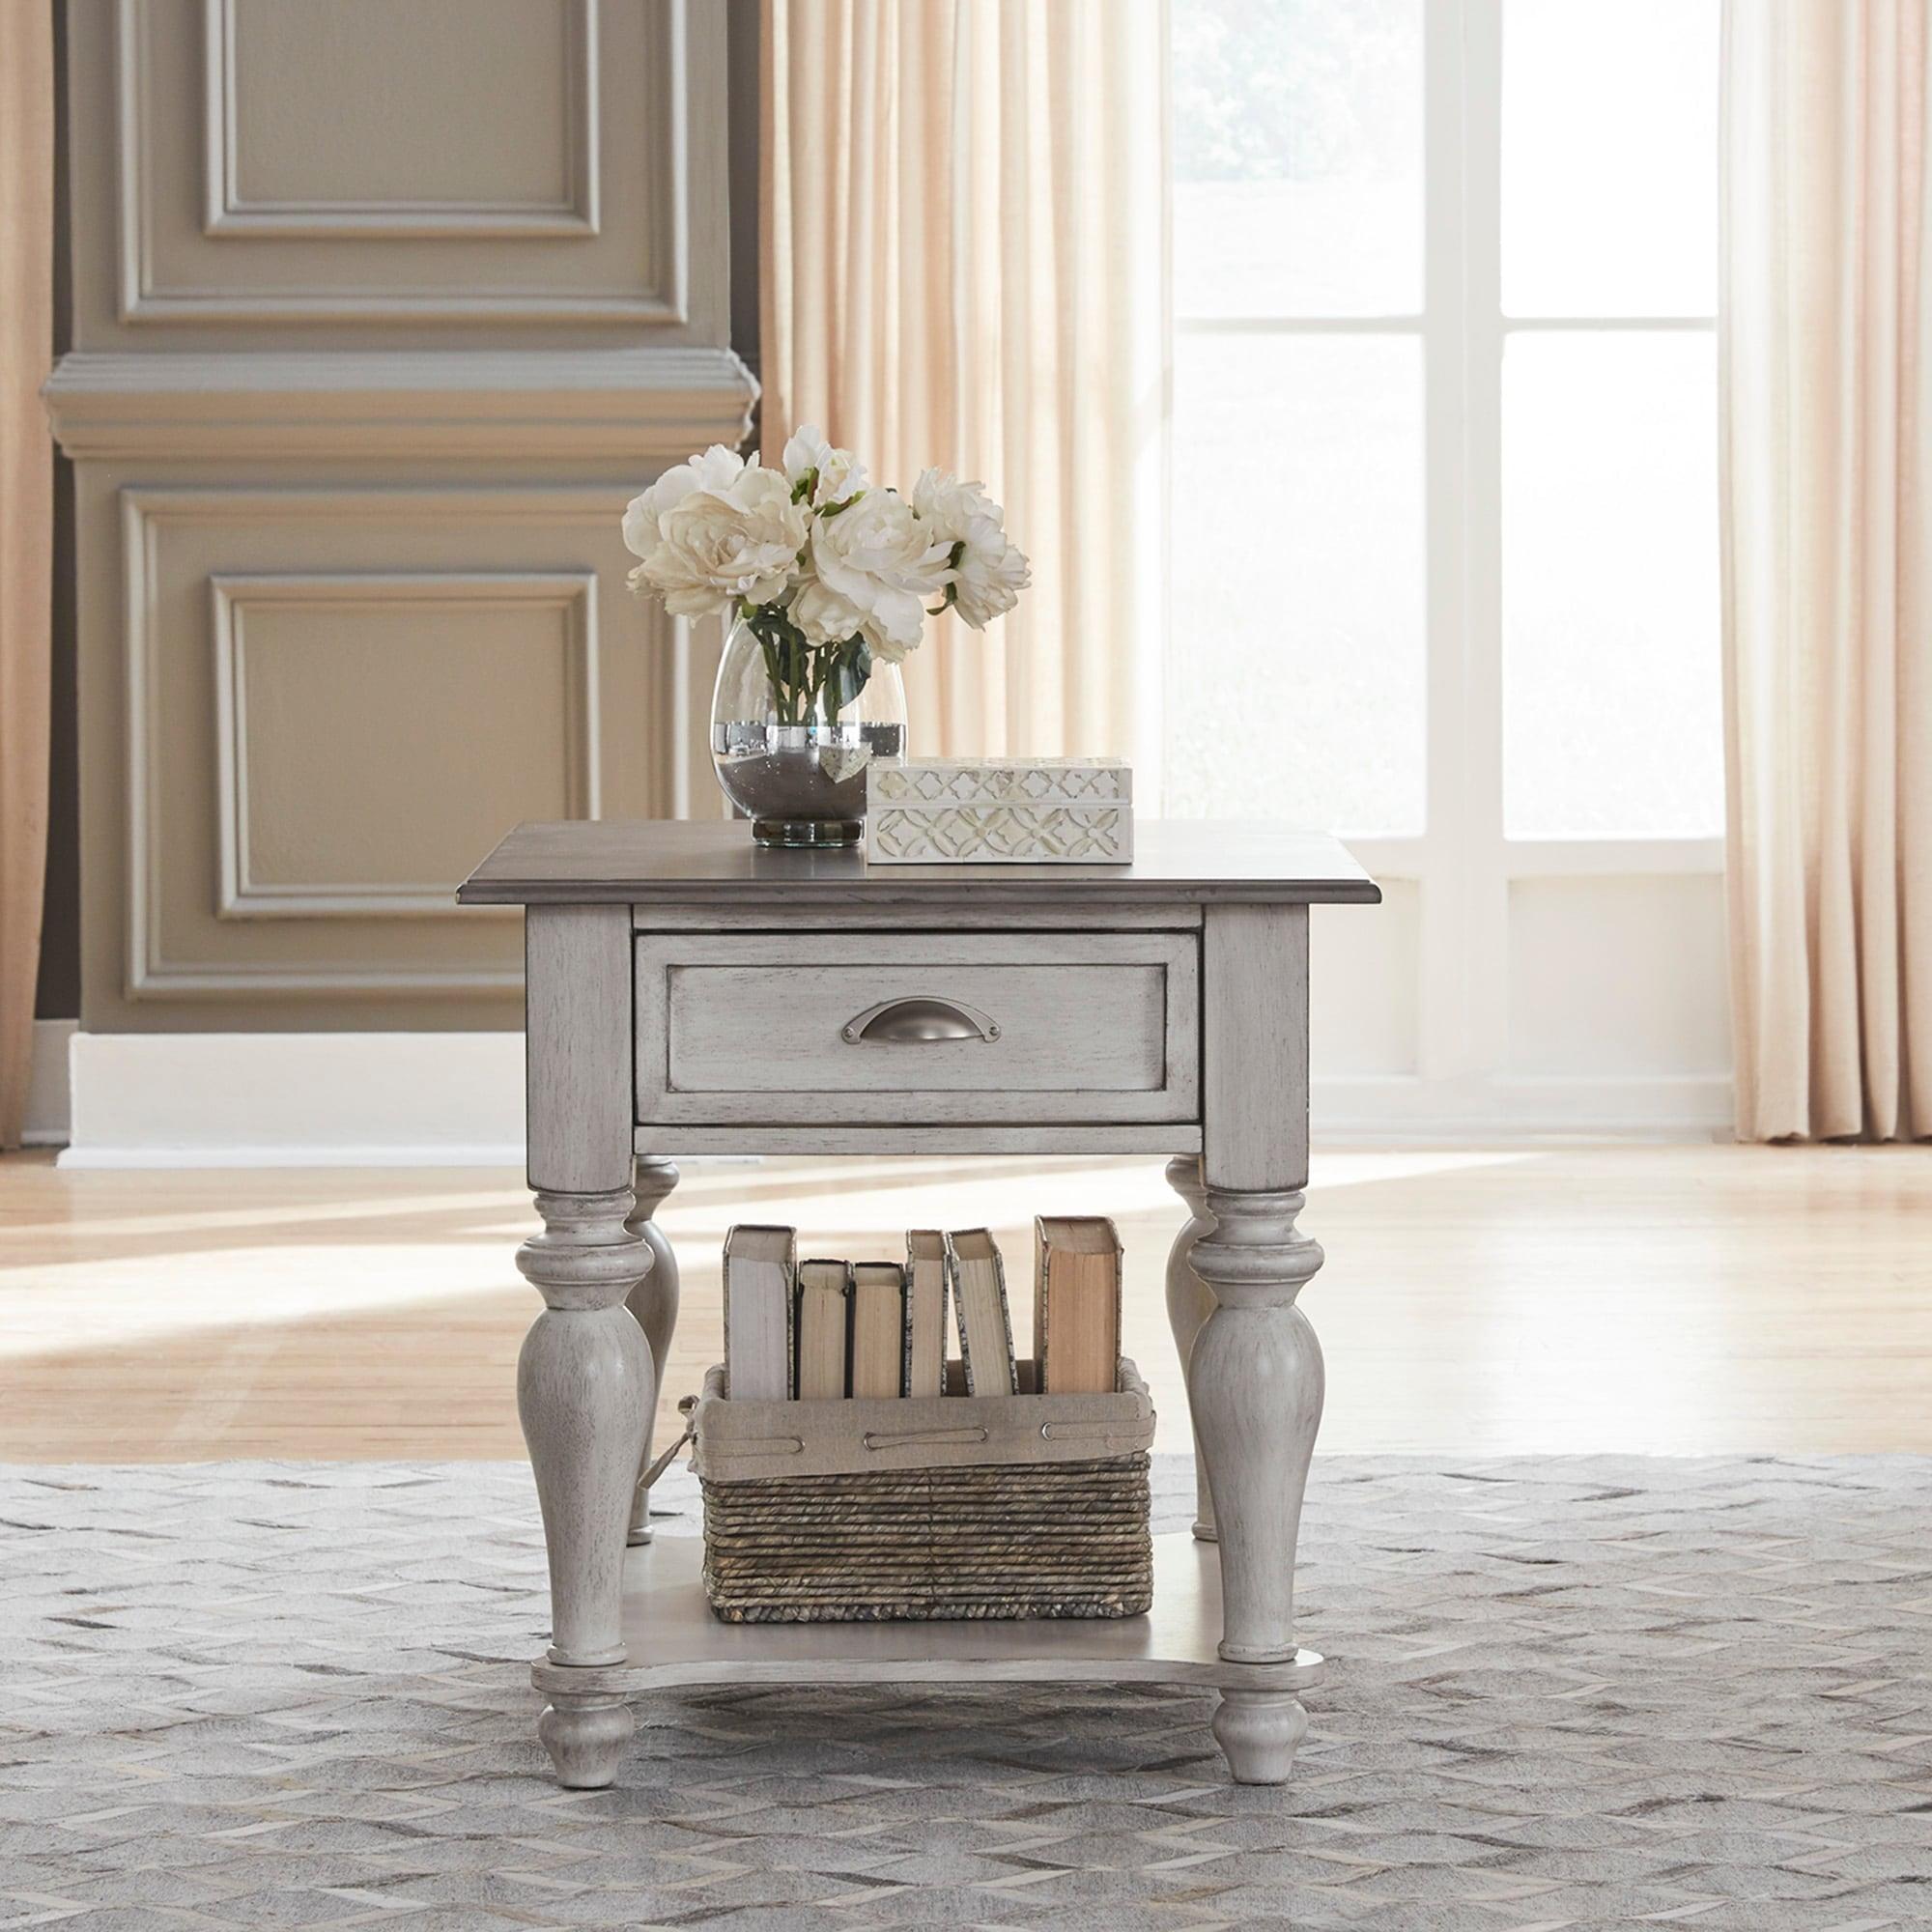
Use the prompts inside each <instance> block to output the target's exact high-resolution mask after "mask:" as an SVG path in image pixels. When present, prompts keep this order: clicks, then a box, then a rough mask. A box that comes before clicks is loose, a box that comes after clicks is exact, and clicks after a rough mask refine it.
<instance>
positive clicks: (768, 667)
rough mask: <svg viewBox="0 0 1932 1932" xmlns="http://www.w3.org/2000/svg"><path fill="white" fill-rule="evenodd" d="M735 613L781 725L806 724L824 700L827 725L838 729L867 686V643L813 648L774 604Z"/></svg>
mask: <svg viewBox="0 0 1932 1932" xmlns="http://www.w3.org/2000/svg"><path fill="white" fill-rule="evenodd" d="M738 614H739V616H740V617H741V618H742V620H743V621H744V623H745V626H746V628H747V629H748V630H749V631H750V632H751V633H752V635H753V637H754V638H755V639H757V640H758V650H759V654H760V656H762V658H763V659H764V665H765V680H766V682H767V683H768V684H769V685H770V687H771V695H772V708H773V710H774V712H775V713H776V714H777V718H778V722H779V723H780V724H781V725H808V724H810V722H811V720H812V717H813V716H814V714H815V712H816V711H817V709H818V706H819V700H820V698H821V697H822V698H823V700H824V716H825V719H826V722H827V723H828V724H832V725H836V724H838V715H839V713H840V712H841V711H842V710H844V709H845V707H846V706H848V705H850V704H853V703H855V702H856V701H857V700H858V697H859V696H860V694H861V693H862V692H863V691H864V690H865V689H866V686H867V683H868V682H869V681H870V678H871V674H872V653H871V650H870V648H869V647H868V646H867V643H866V640H865V639H863V638H847V639H844V640H843V641H842V642H840V643H836V644H814V643H811V642H810V641H809V640H808V639H807V638H806V637H805V634H804V633H803V632H802V631H800V630H799V628H798V626H797V625H795V624H794V623H793V622H792V621H791V619H790V618H789V617H787V616H786V614H785V613H784V611H782V610H781V609H780V608H779V607H777V606H776V605H770V604H765V605H744V604H741V605H740V606H739V607H738Z"/></svg>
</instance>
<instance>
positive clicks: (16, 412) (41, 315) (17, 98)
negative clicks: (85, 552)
mask: <svg viewBox="0 0 1932 1932" xmlns="http://www.w3.org/2000/svg"><path fill="white" fill-rule="evenodd" d="M53 233H54V57H53V9H52V7H51V6H49V5H48V4H46V0H9V4H8V5H6V6H4V7H0V1148H7V1147H17V1146H18V1145H19V1140H20V1122H21V1117H22V1115H23V1114H24V1113H25V1111H26V1105H27V1075H28V1071H29V1068H30V1066H31V1064H32V1057H33V1045H34V982H35V980H36V979H37V978H38V977H39V972H40V956H41V891H42V884H43V878H44V875H45V871H46V852H47V703H48V678H49V633H48V625H49V604H48V598H49V593H50V587H51V582H50V578H49V566H48V550H49V547H50V545H51V544H52V541H53V456H52V448H51V444H50V443H49V441H48V439H47V424H46V417H45V415H44V414H43V412H42V409H41V396H40V389H41V384H43V382H45V381H46V376H47V369H48V366H49V364H50V362H51V360H52V357H53Z"/></svg>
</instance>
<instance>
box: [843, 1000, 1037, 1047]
mask: <svg viewBox="0 0 1932 1932" xmlns="http://www.w3.org/2000/svg"><path fill="white" fill-rule="evenodd" d="M843 1032H844V1037H845V1038H846V1039H848V1040H849V1041H850V1042H851V1043H852V1044H853V1045H854V1046H895V1045H914V1044H917V1043H919V1042H920V1041H923V1040H940V1039H998V1038H999V1037H1000V1023H999V1021H998V1020H995V1019H989V1018H988V1017H987V1016H986V1015H985V1014H984V1013H982V1012H981V1011H980V1009H979V1008H977V1007H967V1006H961V1005H960V1004H959V1003H958V1002H957V1001H955V1000H933V999H918V998H914V999H902V1000H881V1001H880V1002H879V1003H878V1005H877V1006H875V1007H867V1009H866V1010H865V1011H864V1012H863V1013H857V1014H854V1015H853V1017H852V1018H851V1019H849V1020H847V1021H846V1022H845V1026H844V1029H843Z"/></svg>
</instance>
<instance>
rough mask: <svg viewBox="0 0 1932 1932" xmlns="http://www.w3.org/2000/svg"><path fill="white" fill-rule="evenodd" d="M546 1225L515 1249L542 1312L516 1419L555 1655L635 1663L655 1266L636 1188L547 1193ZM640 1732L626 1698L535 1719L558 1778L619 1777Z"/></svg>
mask: <svg viewBox="0 0 1932 1932" xmlns="http://www.w3.org/2000/svg"><path fill="white" fill-rule="evenodd" d="M536 1205H537V1211H538V1212H539V1213H540V1214H541V1215H542V1216H543V1220H544V1232H543V1233H542V1234H540V1235H534V1236H531V1237H530V1239H528V1240H527V1241H526V1242H525V1243H524V1245H523V1246H522V1247H521V1248H520V1249H519V1250H518V1251H517V1266H518V1268H519V1269H520V1270H521V1271H522V1272H523V1274H524V1276H525V1277H526V1279H527V1280H529V1281H531V1282H533V1283H534V1284H535V1285H536V1287H537V1288H538V1289H539V1290H540V1291H541V1292H542V1294H543V1298H544V1310H543V1313H542V1314H541V1315H539V1316H538V1317H537V1319H536V1322H535V1324H534V1325H533V1326H532V1327H531V1329H530V1332H529V1334H528V1335H527V1336H526V1338H525V1341H524V1348H523V1353H522V1354H521V1356H519V1358H518V1361H517V1413H518V1415H519V1416H520V1417H521V1418H522V1421H523V1425H524V1439H525V1440H526V1442H527V1443H528V1444H529V1450H530V1466H531V1469H532V1470H533V1472H534V1473H535V1476H536V1485H537V1501H538V1504H539V1506H540V1507H541V1508H542V1511H543V1525H544V1542H545V1544H546V1546H547V1548H548V1552H549V1556H550V1598H551V1641H550V1661H551V1662H553V1663H560V1664H580V1665H592V1664H603V1663H620V1662H623V1658H624V1637H623V1630H622V1593H623V1564H624V1535H625V1529H626V1526H627V1525H628V1523H629V1522H630V1513H631V1498H632V1495H633V1493H634V1492H635V1491H636V1488H637V1482H638V1468H639V1463H640V1461H641V1459H642V1457H643V1453H644V1441H645V1437H646V1435H647V1433H648V1430H649V1418H650V1416H651V1413H652V1410H653V1407H654V1406H655V1404H656V1399H657V1385H656V1384H657V1378H656V1373H655V1370H654V1368H653V1365H652V1361H651V1351H650V1349H649V1347H648V1346H647V1345H646V1343H645V1341H644V1337H643V1333H642V1331H641V1330H640V1329H639V1326H638V1324H637V1321H635V1320H634V1319H633V1317H632V1315H631V1311H630V1309H629V1308H628V1307H626V1306H625V1297H626V1295H627V1294H629V1293H631V1291H632V1289H633V1288H634V1286H635V1285H636V1284H637V1282H638V1280H639V1277H640V1276H641V1275H643V1274H644V1273H645V1272H646V1271H647V1270H648V1269H649V1267H650V1264H651V1250H650V1248H649V1246H648V1245H647V1243H646V1242H645V1241H644V1239H643V1238H642V1237H641V1236H638V1235H635V1234H633V1233H632V1232H631V1230H630V1229H629V1228H628V1227H627V1226H626V1225H625V1222H626V1220H627V1217H628V1216H629V1215H630V1213H631V1210H632V1207H633V1196H632V1193H631V1190H630V1189H629V1188H628V1187H620V1188H615V1189H611V1190H610V1191H607V1192H603V1193H595V1194H590V1193H585V1194H561V1193H549V1192H539V1193H538V1194H537V1196H536ZM631 1729H632V1720H631V1715H630V1713H629V1712H628V1711H627V1710H626V1709H625V1708H624V1705H623V1703H622V1700H621V1699H616V1698H611V1697H609V1696H601V1695H588V1694H586V1695H578V1694H575V1693H560V1694H558V1695H556V1696H554V1697H553V1699H552V1701H551V1705H550V1708H549V1709H548V1710H546V1711H545V1712H544V1714H543V1717H542V1719H540V1720H539V1722H538V1725H537V1734H538V1736H539V1737H540V1738H541V1739H542V1740H543V1742H544V1745H545V1746H546V1747H547V1748H548V1749H549V1751H550V1754H551V1759H552V1761H553V1762H554V1765H555V1766H556V1772H557V1776H558V1777H559V1779H560V1780H561V1781H562V1782H563V1783H564V1784H565V1785H567V1786H570V1787H572V1788H589V1787H596V1786H599V1785H605V1784H609V1783H610V1782H611V1779H612V1777H613V1776H615V1775H616V1768H617V1760H618V1758H619V1756H620V1755H621V1753H622V1750H623V1747H624V1745H625V1742H626V1741H627V1740H628V1739H629V1737H630V1735H631Z"/></svg>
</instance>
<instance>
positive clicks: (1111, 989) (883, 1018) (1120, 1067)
mask: <svg viewBox="0 0 1932 1932" xmlns="http://www.w3.org/2000/svg"><path fill="white" fill-rule="evenodd" d="M1198 945H1199V942H1198V941H1197V940H1196V938H1195V937H1194V935H1193V934H1191V933H1176V932H1131V933H1125V932H1013V933H987V932H974V933H944V934H904V933H895V934H883V933H880V934H852V933H799V932H786V933H752V932H745V933H733V934H728V935H725V934H719V935H703V934H697V933H685V932H664V933H643V934H640V935H639V938H638V942H637V1019H638V1026H637V1042H638V1119H639V1122H680V1123H684V1122H689V1123H696V1122H704V1123H716V1124H728V1123H736V1122H752V1123H757V1124H760V1125H770V1126H778V1125H791V1124H796V1125H801V1126H810V1124H812V1123H813V1122H825V1123H828V1124H829V1123H833V1122H841V1123H850V1122H880V1123H888V1122H919V1123H955V1122H999V1121H1019V1122H1024V1121H1033V1122H1052V1121H1078V1122H1096V1123H1098V1122H1136V1121H1192V1120H1194V1119H1195V1118H1196V1117H1197V1114H1198V1105H1197V1094H1198V1086H1199V1083H1198V1074H1197V1061H1198V1057H1199V1050H1200V1049H1199V1037H1200V1023H1199V1004H1198V977H1199V952H1198ZM933 1036H938V1037H933Z"/></svg>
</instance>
